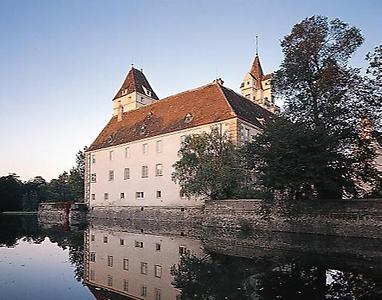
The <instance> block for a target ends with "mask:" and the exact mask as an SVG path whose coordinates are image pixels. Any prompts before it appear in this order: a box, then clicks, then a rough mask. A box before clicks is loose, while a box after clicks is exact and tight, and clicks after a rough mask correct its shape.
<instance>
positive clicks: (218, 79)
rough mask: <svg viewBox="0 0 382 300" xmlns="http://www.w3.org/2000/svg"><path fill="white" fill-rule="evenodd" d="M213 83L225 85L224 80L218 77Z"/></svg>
mask: <svg viewBox="0 0 382 300" xmlns="http://www.w3.org/2000/svg"><path fill="white" fill-rule="evenodd" d="M213 83H217V84H220V85H223V83H224V81H223V79H221V78H217V79H214V81H213Z"/></svg>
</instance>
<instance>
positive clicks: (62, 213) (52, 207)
mask: <svg viewBox="0 0 382 300" xmlns="http://www.w3.org/2000/svg"><path fill="white" fill-rule="evenodd" d="M86 213H87V205H86V204H84V203H72V202H49V203H40V205H39V208H38V213H37V217H38V221H39V223H40V224H45V225H49V224H52V225H57V224H65V223H67V224H69V222H70V224H72V225H77V224H82V223H85V222H86Z"/></svg>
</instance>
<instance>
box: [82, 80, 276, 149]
mask: <svg viewBox="0 0 382 300" xmlns="http://www.w3.org/2000/svg"><path fill="white" fill-rule="evenodd" d="M234 117H239V118H241V119H243V120H245V121H247V122H249V123H251V124H254V125H256V126H258V127H259V128H262V127H263V124H262V123H261V121H262V119H264V121H265V122H268V121H269V120H270V119H272V118H273V117H274V115H273V114H272V113H271V112H269V111H267V110H266V109H264V108H262V107H260V106H259V105H257V104H255V103H253V102H252V101H250V100H248V99H246V98H244V97H243V96H241V95H239V94H237V93H236V92H234V91H232V90H230V89H228V88H226V87H224V86H222V85H220V84H219V83H211V84H208V85H205V86H202V87H200V88H197V89H193V90H189V91H185V92H183V93H179V94H176V95H173V96H170V97H167V98H164V99H162V100H159V101H157V102H154V103H152V104H150V105H146V106H143V107H140V108H138V109H135V110H131V111H127V112H124V113H123V116H122V120H121V121H119V122H118V120H117V116H114V117H112V118H111V119H110V121H109V123H108V124H107V125H106V126H105V128H104V129H103V130H102V131H101V133H100V134H99V135H98V137H97V138H96V139H95V141H94V142H93V143H92V145H91V146H90V147H89V150H88V151H93V150H97V149H101V148H105V147H110V146H115V145H119V144H124V143H128V142H132V141H136V140H140V139H144V138H147V137H153V136H157V135H161V134H165V133H170V132H175V131H178V130H182V129H186V128H192V127H196V126H200V125H205V124H211V123H215V122H219V121H223V120H228V119H231V118H234ZM259 120H261V121H259Z"/></svg>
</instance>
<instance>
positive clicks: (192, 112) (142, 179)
mask: <svg viewBox="0 0 382 300" xmlns="http://www.w3.org/2000/svg"><path fill="white" fill-rule="evenodd" d="M270 85H271V74H268V75H264V74H263V71H262V68H261V64H260V60H259V57H258V55H256V57H255V60H254V62H253V65H252V68H251V71H250V72H249V73H248V74H247V75H246V76H245V78H244V81H243V83H242V85H241V95H240V94H238V93H236V92H234V91H233V90H231V89H229V88H227V87H225V86H223V82H222V80H220V79H218V80H214V82H213V83H210V84H207V85H204V86H201V87H199V88H196V89H193V90H188V91H185V92H182V93H179V94H176V95H173V96H169V97H167V98H164V99H159V98H158V96H157V95H156V93H155V92H154V90H153V89H152V87H151V85H150V84H149V82H148V80H147V78H146V77H145V75H144V74H143V72H142V71H139V70H137V69H135V68H131V70H130V71H129V73H128V75H127V77H126V79H125V81H124V82H123V84H122V86H121V88H120V89H119V91H118V92H117V94H116V95H115V97H114V99H113V105H112V108H113V116H112V118H111V119H110V121H109V122H108V124H107V125H106V126H105V128H104V129H103V130H102V131H101V133H100V134H99V135H98V137H97V138H96V139H95V141H94V142H93V143H92V144H91V146H90V147H89V149H88V150H87V152H86V159H85V202H86V203H87V204H88V206H89V207H92V208H94V207H108V206H113V207H116V206H118V207H124V206H166V207H193V206H200V205H202V204H203V199H197V198H187V197H184V196H183V195H182V194H181V193H180V187H179V185H177V184H176V183H175V182H174V181H173V180H172V179H171V174H172V172H173V167H172V166H173V164H174V163H175V162H176V161H177V160H178V159H179V157H178V150H179V149H180V147H181V144H182V141H183V140H184V137H185V136H187V135H192V134H197V133H201V132H203V131H210V130H211V128H212V127H217V128H219V130H220V132H221V133H228V134H229V136H230V137H231V139H232V140H233V142H234V143H237V144H242V143H245V142H247V141H250V140H251V139H253V137H254V136H255V135H256V134H258V133H260V132H261V131H262V130H263V128H264V125H265V124H266V123H267V122H269V121H270V120H271V119H272V118H274V116H275V115H274V113H277V112H278V110H279V109H278V107H277V106H276V105H275V104H274V101H273V98H272V95H271V86H270Z"/></svg>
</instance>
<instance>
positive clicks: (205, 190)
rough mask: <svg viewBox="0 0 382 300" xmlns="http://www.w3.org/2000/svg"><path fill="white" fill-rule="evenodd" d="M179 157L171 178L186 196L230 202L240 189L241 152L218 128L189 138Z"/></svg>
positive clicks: (241, 173)
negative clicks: (228, 200)
mask: <svg viewBox="0 0 382 300" xmlns="http://www.w3.org/2000/svg"><path fill="white" fill-rule="evenodd" d="M178 154H179V156H180V159H179V160H178V161H177V162H176V163H175V164H174V168H175V171H174V172H173V174H172V177H173V180H174V181H177V182H179V184H180V186H181V189H182V191H183V192H184V193H185V194H186V195H195V196H202V197H208V198H209V199H213V200H215V199H227V198H230V197H233V196H235V193H237V191H238V190H239V189H240V187H241V185H242V180H243V171H242V169H241V168H240V159H239V155H238V151H237V149H236V147H235V145H234V144H233V143H232V141H231V140H230V138H229V137H228V136H227V135H225V134H221V133H220V132H219V130H218V129H217V128H213V129H212V131H211V132H210V133H206V132H204V133H201V134H198V135H192V136H187V137H186V139H185V141H184V142H183V144H182V146H181V148H180V150H179V152H178Z"/></svg>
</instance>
